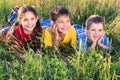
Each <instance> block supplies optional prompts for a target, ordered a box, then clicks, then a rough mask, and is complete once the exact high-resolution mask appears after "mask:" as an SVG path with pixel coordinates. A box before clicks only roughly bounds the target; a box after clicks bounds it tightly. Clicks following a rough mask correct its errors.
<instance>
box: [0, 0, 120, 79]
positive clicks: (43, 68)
mask: <svg viewBox="0 0 120 80" xmlns="http://www.w3.org/2000/svg"><path fill="white" fill-rule="evenodd" d="M23 5H30V6H33V7H34V8H35V9H36V10H37V13H38V15H39V18H49V12H50V10H51V9H52V8H53V7H54V6H57V5H60V6H65V7H66V8H67V9H68V10H69V11H70V17H71V22H72V24H79V25H82V26H85V20H86V19H87V17H88V16H90V15H92V14H98V15H101V16H102V17H104V19H105V24H106V25H105V30H106V35H107V36H108V37H109V39H110V41H111V43H112V47H113V48H112V50H110V51H105V50H102V49H101V50H100V51H94V52H92V53H88V52H87V53H86V54H83V53H80V52H79V51H77V50H76V51H73V50H72V49H71V48H69V47H65V49H63V48H64V47H61V50H62V51H61V52H60V51H56V50H55V49H54V48H51V47H49V48H47V49H46V48H44V51H43V52H41V55H34V52H33V50H32V49H29V50H28V51H24V50H23V51H24V53H25V54H24V57H25V59H26V60H27V61H26V62H23V61H22V60H19V59H18V58H17V57H16V54H15V52H13V51H11V50H9V48H8V46H7V45H6V44H5V43H3V42H0V80H120V0H1V1H0V24H1V25H3V27H5V26H9V24H8V22H7V16H8V14H9V13H10V11H11V10H12V8H13V7H14V6H23ZM56 53H60V54H56ZM61 53H64V54H65V55H64V56H63V55H62V54H61ZM70 53H74V54H72V55H69V54H70ZM66 56H67V58H69V61H66V60H65V58H66Z"/></svg>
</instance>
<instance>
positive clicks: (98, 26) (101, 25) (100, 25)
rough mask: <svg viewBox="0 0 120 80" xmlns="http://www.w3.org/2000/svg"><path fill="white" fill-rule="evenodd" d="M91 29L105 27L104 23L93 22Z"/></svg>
mask: <svg viewBox="0 0 120 80" xmlns="http://www.w3.org/2000/svg"><path fill="white" fill-rule="evenodd" d="M89 29H104V26H103V23H92V24H91V25H90V26H89Z"/></svg>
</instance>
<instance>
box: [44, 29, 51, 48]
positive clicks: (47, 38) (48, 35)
mask: <svg viewBox="0 0 120 80" xmlns="http://www.w3.org/2000/svg"><path fill="white" fill-rule="evenodd" d="M43 39H44V44H45V46H52V33H51V32H50V30H49V29H48V28H47V29H45V30H44V31H43Z"/></svg>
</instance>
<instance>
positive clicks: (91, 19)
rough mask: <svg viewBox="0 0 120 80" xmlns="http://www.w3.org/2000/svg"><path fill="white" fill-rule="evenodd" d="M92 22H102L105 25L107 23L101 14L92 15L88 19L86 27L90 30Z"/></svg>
mask: <svg viewBox="0 0 120 80" xmlns="http://www.w3.org/2000/svg"><path fill="white" fill-rule="evenodd" d="M92 23H95V24H98V23H102V24H103V27H104V25H105V22H104V19H103V18H102V17H101V16H99V15H91V16H89V17H88V18H87V20H86V29H87V30H88V29H89V27H90V26H91V24H92Z"/></svg>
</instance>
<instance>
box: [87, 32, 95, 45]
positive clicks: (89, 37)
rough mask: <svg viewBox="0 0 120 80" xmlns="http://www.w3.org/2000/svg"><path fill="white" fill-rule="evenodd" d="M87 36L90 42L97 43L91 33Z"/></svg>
mask: <svg viewBox="0 0 120 80" xmlns="http://www.w3.org/2000/svg"><path fill="white" fill-rule="evenodd" d="M87 36H88V39H89V40H90V41H92V43H97V41H96V40H95V39H94V38H93V35H92V34H88V35H87Z"/></svg>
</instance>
